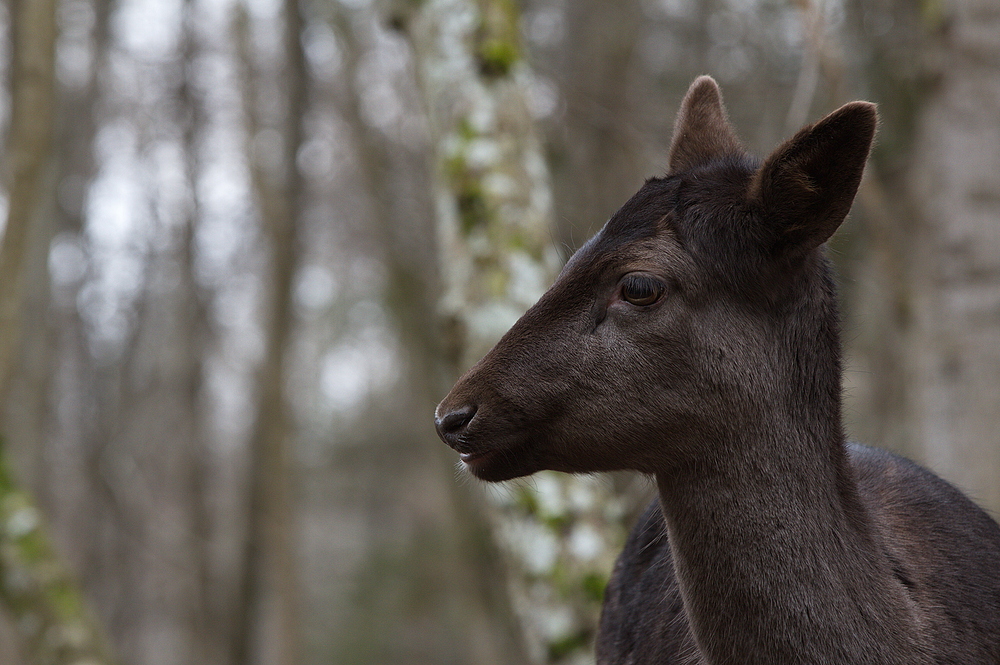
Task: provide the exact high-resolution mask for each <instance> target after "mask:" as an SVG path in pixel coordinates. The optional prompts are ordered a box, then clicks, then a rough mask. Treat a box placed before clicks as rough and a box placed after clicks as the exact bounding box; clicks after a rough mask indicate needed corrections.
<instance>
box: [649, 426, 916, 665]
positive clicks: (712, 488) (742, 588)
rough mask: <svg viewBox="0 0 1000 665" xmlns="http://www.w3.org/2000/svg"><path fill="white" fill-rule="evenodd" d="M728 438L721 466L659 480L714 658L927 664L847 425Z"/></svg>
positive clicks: (690, 597)
mask: <svg viewBox="0 0 1000 665" xmlns="http://www.w3.org/2000/svg"><path fill="white" fill-rule="evenodd" d="M727 436H728V437H729V440H726V441H718V442H717V445H718V446H719V450H720V451H722V453H723V454H720V455H718V456H717V459H715V460H714V461H712V462H708V463H702V464H701V465H700V466H699V467H698V468H687V469H684V470H683V472H678V471H677V470H673V471H670V472H663V473H657V474H656V479H657V485H658V489H659V495H660V503H661V506H662V510H663V514H664V516H665V519H666V524H667V529H668V533H669V540H670V545H671V550H672V552H673V557H674V565H675V569H676V573H677V579H678V583H679V585H680V589H681V594H682V597H683V600H684V606H685V610H686V612H687V615H688V618H689V619H690V621H691V626H692V630H693V632H694V635H695V638H696V640H697V641H698V643H699V646H700V648H701V649H702V651H703V653H704V654H705V655H706V658H707V659H708V662H709V663H711V664H712V665H717V664H721V663H758V662H759V663H777V662H787V663H792V662H794V663H813V662H815V663H841V662H843V663H848V662H850V663H890V662H892V663H902V662H921V659H920V658H919V657H917V651H918V647H917V646H916V643H917V638H916V636H915V631H914V628H913V626H914V625H915V620H914V617H912V616H911V615H910V614H911V613H910V609H909V601H908V599H907V598H906V596H905V592H904V590H903V587H902V586H901V585H900V584H899V583H898V582H897V581H896V580H895V579H894V578H893V575H892V571H891V568H890V566H889V564H888V562H887V561H886V560H885V557H884V555H883V550H882V547H881V545H880V538H879V535H878V533H877V532H876V529H875V527H874V525H873V523H872V521H871V519H870V517H869V516H868V513H867V511H866V510H865V509H864V506H863V504H862V502H861V500H860V497H859V495H858V491H857V487H856V483H855V481H854V477H853V474H852V473H851V469H850V467H849V463H848V461H847V454H846V449H845V445H844V439H843V435H842V433H841V431H840V427H839V423H838V424H837V425H836V426H833V425H831V426H830V427H829V428H828V431H825V432H814V433H813V434H812V435H808V434H807V435H796V433H794V432H792V431H785V432H781V431H776V429H775V428H773V427H767V428H760V429H758V430H757V431H756V432H754V428H753V427H744V428H743V429H742V430H741V431H740V432H732V433H730V434H728V435H727ZM741 451H742V452H741Z"/></svg>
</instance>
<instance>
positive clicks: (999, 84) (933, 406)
mask: <svg viewBox="0 0 1000 665" xmlns="http://www.w3.org/2000/svg"><path fill="white" fill-rule="evenodd" d="M862 5H863V6H862ZM922 7H923V11H920V10H919V8H918V7H917V6H914V5H912V3H908V2H881V3H859V4H858V5H857V6H855V8H854V10H855V14H856V18H857V21H856V23H857V25H858V29H859V31H860V32H861V38H862V39H865V38H866V36H867V35H868V34H869V33H872V32H874V33H876V36H875V38H874V39H872V43H873V44H874V48H873V49H872V52H871V57H870V60H869V72H870V73H869V76H870V80H871V81H872V93H873V94H872V96H873V98H874V99H875V100H876V101H880V102H881V104H880V109H881V113H882V129H881V133H880V150H879V151H878V152H877V153H876V156H875V163H874V166H875V169H874V171H873V173H872V175H873V176H874V177H873V178H872V179H870V181H869V182H868V183H867V184H866V186H865V187H863V188H862V191H861V196H860V197H859V202H860V206H859V207H860V209H861V212H862V214H863V215H864V216H865V217H866V218H867V219H868V221H869V225H870V231H869V232H868V235H869V236H870V237H869V243H870V245H871V250H870V252H869V255H868V259H867V262H866V264H865V265H864V266H863V267H862V269H861V272H860V274H859V276H858V281H859V282H861V283H866V284H868V286H867V287H866V288H865V293H864V294H863V295H862V297H861V300H862V301H863V302H862V304H861V308H862V314H861V316H860V317H859V318H860V322H861V325H863V326H870V327H868V328H864V329H862V333H863V334H862V336H861V343H860V344H859V345H858V347H859V348H858V350H857V354H858V358H859V362H860V364H861V366H862V368H863V369H868V370H870V371H871V374H864V373H862V374H860V375H856V376H855V377H854V380H855V381H858V379H859V377H860V381H859V384H860V385H859V392H860V393H861V394H860V396H859V398H858V399H857V400H855V405H854V406H852V410H857V411H859V412H860V419H861V420H862V422H863V423H877V424H871V425H868V426H863V427H862V429H867V430H868V432H869V433H870V435H871V436H872V437H873V438H874V439H875V440H876V442H879V441H881V442H885V443H888V444H890V445H892V446H893V447H896V448H898V449H903V450H904V451H906V452H909V453H910V454H912V455H914V456H915V457H917V458H919V459H922V460H923V461H924V462H925V463H927V464H928V465H929V466H930V467H931V468H933V469H934V470H936V471H938V472H939V473H941V474H942V475H943V476H945V477H946V478H948V479H949V480H951V481H952V482H955V483H956V484H957V485H958V486H959V487H961V488H962V489H964V490H966V491H967V492H969V493H970V494H971V495H972V496H973V497H974V498H975V499H976V500H978V501H979V502H980V503H981V504H983V505H984V506H986V507H987V508H989V509H991V510H992V511H993V512H994V513H997V512H1000V483H998V482H997V478H1000V445H998V437H997V413H1000V391H998V390H997V386H998V385H1000V316H998V314H997V313H998V312H1000V233H998V232H997V220H998V219H1000V123H998V122H997V118H998V117H1000V77H998V75H997V73H998V63H1000V7H998V6H997V4H996V3H995V2H993V1H992V0H966V1H963V2H955V3H944V4H943V5H941V4H937V3H925V4H924V5H923V6H922ZM918 12H919V13H918ZM887 20H888V21H891V23H889V25H894V26H895V27H894V29H893V32H892V33H890V35H888V36H880V35H878V26H880V25H883V26H884V25H886V21H887ZM900 36H902V37H903V38H902V39H901V38H900ZM890 37H891V39H890ZM866 384H867V385H866Z"/></svg>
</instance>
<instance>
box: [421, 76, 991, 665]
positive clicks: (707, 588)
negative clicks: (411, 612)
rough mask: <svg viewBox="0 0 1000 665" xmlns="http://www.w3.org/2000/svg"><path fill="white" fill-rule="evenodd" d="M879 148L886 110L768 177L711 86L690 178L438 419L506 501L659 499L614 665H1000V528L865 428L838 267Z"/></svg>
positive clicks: (512, 338) (772, 169)
mask: <svg viewBox="0 0 1000 665" xmlns="http://www.w3.org/2000/svg"><path fill="white" fill-rule="evenodd" d="M875 124H876V116H875V109H874V106H873V105H871V104H868V103H865V102H854V103H852V104H847V105H846V106H844V107H842V108H841V109H839V110H837V111H835V112H834V113H832V114H830V115H829V116H827V117H826V118H824V119H822V120H820V121H819V122H818V123H816V124H814V125H812V126H809V127H806V128H804V129H803V130H802V131H800V132H799V133H798V134H796V135H795V136H794V137H792V138H791V139H790V140H789V141H787V142H786V143H784V144H783V145H781V146H780V147H779V148H778V149H776V150H775V151H774V152H773V153H772V154H771V156H769V157H768V158H767V159H766V160H764V161H763V162H759V161H758V160H756V159H754V158H752V157H750V156H749V155H747V154H746V153H745V152H744V150H743V149H742V148H741V147H740V142H739V140H738V139H737V138H736V135H735V133H734V132H733V130H732V128H731V127H730V125H729V123H728V121H727V119H726V113H725V110H724V108H723V106H722V101H721V96H720V94H719V91H718V87H717V86H716V84H715V82H714V81H712V80H711V79H710V78H708V77H701V78H699V79H698V80H696V81H695V82H694V84H693V85H692V86H691V89H690V90H689V92H688V95H687V97H686V98H685V100H684V103H683V104H682V107H681V112H680V114H679V117H678V121H677V125H676V127H675V133H674V145H673V147H672V148H671V153H670V166H671V173H670V175H669V176H667V177H665V178H654V179H651V180H650V181H648V182H647V183H646V184H645V185H644V186H643V187H642V189H640V190H639V192H638V193H637V194H636V195H635V196H634V197H632V199H631V200H629V201H628V202H627V203H626V204H625V205H624V206H622V208H621V209H620V210H619V211H618V212H617V213H616V214H615V215H614V216H613V217H612V218H611V220H609V221H608V223H607V225H605V227H604V229H602V230H601V232H600V233H598V234H597V235H596V236H595V237H594V238H593V239H591V241H590V242H589V243H587V245H585V246H584V247H583V248H581V249H580V251H579V252H577V253H576V254H575V255H574V256H573V258H572V259H571V260H570V261H569V263H568V264H567V265H566V267H565V268H564V269H563V272H562V273H561V274H560V276H559V278H558V279H557V280H556V282H555V284H554V285H553V286H552V288H551V289H550V290H549V291H548V292H547V293H546V294H545V295H544V296H542V298H541V299H540V300H539V302H538V303H537V304H536V305H535V306H534V307H532V308H531V309H530V310H529V311H528V312H527V313H526V314H525V315H524V317H522V319H521V320H520V321H518V322H517V323H516V324H515V325H514V327H513V328H511V330H510V331H509V332H508V333H507V334H506V335H505V336H504V338H503V339H502V340H501V341H500V342H499V343H498V344H497V346H496V347H495V348H494V349H493V350H492V351H491V352H490V353H489V354H487V356H486V357H485V358H483V359H482V360H481V361H480V362H479V363H477V364H476V365H475V366H474V367H473V368H472V369H470V370H469V371H468V372H467V373H466V375H465V376H463V377H462V378H461V379H460V380H459V382H458V383H457V384H456V386H455V387H454V389H453V390H452V391H451V393H450V394H449V395H448V396H447V397H446V398H445V399H444V401H442V402H441V404H440V405H439V406H438V411H437V418H436V421H437V426H438V431H439V433H440V435H441V437H442V439H444V441H445V442H446V443H448V444H449V445H450V446H452V447H453V448H454V449H455V450H457V451H458V452H459V453H461V454H462V459H463V461H464V462H465V464H466V466H467V467H468V469H469V470H470V471H471V472H472V473H473V474H474V475H476V476H477V477H479V478H481V479H484V480H490V481H498V480H506V479H509V478H515V477H518V476H524V475H528V474H531V473H533V472H535V471H538V470H541V469H555V470H560V471H568V472H594V471H607V470H615V469H634V470H637V471H641V472H643V473H648V474H651V475H653V476H654V477H655V479H656V483H657V487H658V489H659V499H658V501H657V502H654V504H653V505H652V506H650V509H649V510H647V512H646V514H645V515H644V516H643V518H642V519H641V520H640V523H639V524H638V525H637V527H636V528H635V530H633V532H632V535H631V536H630V538H629V541H628V543H627V545H626V548H625V550H624V552H623V553H622V555H621V557H620V558H619V561H618V564H617V565H616V568H615V572H614V575H613V577H612V580H611V583H610V584H609V587H608V591H607V595H606V599H605V606H604V612H603V615H602V619H601V631H600V635H599V638H598V644H597V655H598V661H599V662H600V663H709V664H712V665H721V664H723V663H726V664H730V663H747V664H749V663H760V664H764V663H767V664H773V663H781V664H784V663H817V664H818V663H831V664H833V663H845V664H846V663H872V664H876V663H898V664H900V665H902V664H903V663H906V664H920V663H955V664H956V665H957V664H959V663H963V664H980V663H981V664H986V663H992V664H997V663H1000V527H998V526H997V525H996V523H995V522H993V521H992V520H991V519H990V518H989V517H988V516H987V515H986V514H985V513H983V512H982V511H981V510H980V509H979V508H977V507H976V506H975V505H974V504H972V503H971V502H970V501H969V500H968V499H966V498H965V497H963V496H962V495H961V494H960V493H959V492H957V491H956V490H955V489H954V488H952V487H951V486H949V485H948V484H947V483H945V482H944V481H942V480H940V479H938V478H937V477H935V476H934V475H933V474H930V473H929V472H927V471H925V470H923V469H921V468H920V467H917V466H916V465H913V464H912V463H910V462H907V461H906V460H903V459H901V458H898V457H895V456H893V455H890V454H888V453H884V452H881V451H877V450H874V449H869V448H865V447H862V446H857V445H848V444H847V443H846V439H845V436H844V433H843V430H842V427H841V415H840V410H841V404H840V391H841V388H840V379H841V367H840V341H839V320H838V313H837V302H836V290H835V287H834V284H833V280H832V277H831V274H830V270H829V267H828V264H827V261H826V259H825V257H824V253H823V248H822V244H823V243H824V242H825V241H826V240H827V239H828V238H829V237H830V235H832V234H833V232H834V231H835V230H836V229H837V227H838V226H839V225H840V223H841V222H842V221H843V218H844V216H845V215H846V214H847V211H848V209H849V208H850V205H851V201H852V200H853V198H854V194H855V192H856V191H857V188H858V184H859V182H860V179H861V173H862V170H863V168H864V164H865V161H866V159H867V155H868V151H869V148H870V146H871V141H872V137H873V135H874V131H875ZM650 294H653V295H650ZM653 297H655V301H653V302H646V299H648V298H653ZM636 303H640V304H636Z"/></svg>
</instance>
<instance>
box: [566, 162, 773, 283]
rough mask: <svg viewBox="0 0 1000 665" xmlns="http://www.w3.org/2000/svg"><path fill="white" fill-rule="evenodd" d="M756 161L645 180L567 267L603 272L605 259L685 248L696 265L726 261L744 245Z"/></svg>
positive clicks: (684, 251) (732, 163) (722, 165)
mask: <svg viewBox="0 0 1000 665" xmlns="http://www.w3.org/2000/svg"><path fill="white" fill-rule="evenodd" d="M755 165H756V163H755V161H754V160H753V159H752V158H741V159H739V160H735V159H733V160H720V161H718V162H715V163H713V164H710V165H706V166H705V167H701V168H698V169H696V170H692V171H688V172H684V173H681V174H678V175H674V176H668V177H665V178H651V179H650V180H647V181H646V183H645V184H644V185H643V186H642V188H641V189H639V191H638V192H637V193H636V194H635V195H634V196H633V197H632V198H631V199H629V200H628V201H627V202H626V203H625V204H624V205H623V206H622V207H621V208H620V209H619V210H618V211H617V212H616V213H615V214H614V215H612V216H611V219H609V220H608V222H607V224H605V226H604V228H603V229H601V231H600V232H599V233H598V234H597V235H595V236H594V237H593V238H592V239H591V240H590V242H588V243H587V244H586V245H584V246H583V247H582V248H581V249H580V251H578V252H577V253H576V254H575V255H574V256H573V257H572V259H570V262H569V263H568V264H567V265H566V268H570V267H571V266H581V265H582V264H586V265H588V266H589V267H590V268H591V269H594V268H596V269H598V270H600V269H601V267H602V266H603V264H605V263H608V262H611V263H614V262H617V261H621V260H622V259H628V258H631V257H633V256H637V255H643V254H648V253H650V252H656V251H662V250H663V249H665V248H668V249H670V250H679V251H681V253H683V254H686V255H688V256H689V257H690V258H692V259H694V261H695V263H696V264H703V263H707V264H709V265H711V264H714V263H716V262H717V261H718V260H719V259H725V262H728V261H729V260H730V259H731V258H732V255H733V253H734V252H736V253H738V252H739V251H740V248H741V246H742V245H743V244H744V243H743V242H742V241H741V238H740V237H739V236H741V235H742V234H744V233H745V231H746V229H745V228H744V227H745V224H744V223H743V222H744V221H745V220H742V219H740V218H741V217H742V216H743V212H745V206H744V205H742V204H743V203H744V202H745V200H746V187H747V184H748V183H749V180H750V176H751V174H752V173H753V171H754V168H755ZM670 253H671V254H674V253H675V252H674V251H671V252H670ZM564 272H565V270H564Z"/></svg>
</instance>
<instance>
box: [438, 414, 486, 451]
mask: <svg viewBox="0 0 1000 665" xmlns="http://www.w3.org/2000/svg"><path fill="white" fill-rule="evenodd" d="M474 415H476V407H474V406H471V405H468V406H463V407H460V408H458V409H455V410H454V411H449V412H448V413H446V414H444V415H443V416H441V417H440V418H435V419H434V425H435V426H436V427H437V431H438V436H440V437H441V439H442V440H443V441H444V442H445V443H447V444H448V445H452V444H453V443H454V442H455V439H456V437H457V436H458V435H459V434H461V432H462V430H463V429H465V426H466V425H468V424H469V421H470V420H472V417H473V416H474Z"/></svg>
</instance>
